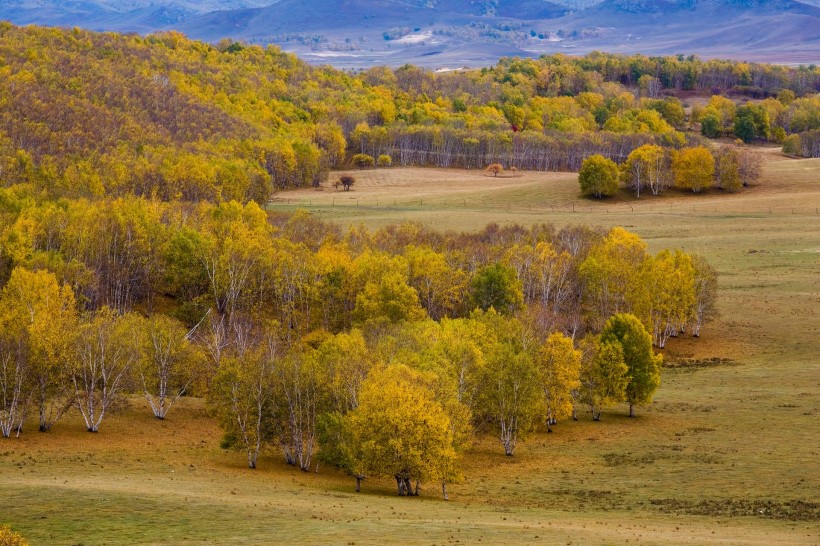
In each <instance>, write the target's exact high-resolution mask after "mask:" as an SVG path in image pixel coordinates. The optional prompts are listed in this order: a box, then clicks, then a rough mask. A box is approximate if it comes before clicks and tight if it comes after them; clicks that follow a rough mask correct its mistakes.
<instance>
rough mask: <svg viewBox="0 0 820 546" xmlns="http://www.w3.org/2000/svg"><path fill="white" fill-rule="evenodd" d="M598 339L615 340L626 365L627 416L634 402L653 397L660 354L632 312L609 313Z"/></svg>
mask: <svg viewBox="0 0 820 546" xmlns="http://www.w3.org/2000/svg"><path fill="white" fill-rule="evenodd" d="M601 343H618V344H620V346H621V349H622V350H623V355H624V363H626V366H627V372H626V377H627V384H626V389H625V391H624V400H625V401H626V402H627V403H628V404H629V416H630V417H635V406H643V405H646V404H648V403H650V402H651V401H652V395H653V394H654V393H655V391H656V390H657V388H658V386H659V385H660V383H661V370H660V366H661V362H662V361H663V357H662V355H660V354H658V355H656V354H655V353H653V352H652V337H651V336H650V335H649V333H648V332H647V331H646V328H644V326H643V324H641V321H639V320H638V318H637V317H635V315H630V314H627V313H621V314H617V315H614V316H612V317H610V319H609V320H608V321H607V322H606V324H605V325H604V329H603V330H602V331H601Z"/></svg>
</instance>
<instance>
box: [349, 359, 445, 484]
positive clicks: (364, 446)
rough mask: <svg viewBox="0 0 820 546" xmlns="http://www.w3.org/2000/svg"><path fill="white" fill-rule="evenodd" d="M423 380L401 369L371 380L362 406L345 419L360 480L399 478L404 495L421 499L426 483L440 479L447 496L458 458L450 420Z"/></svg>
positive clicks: (376, 373) (353, 464)
mask: <svg viewBox="0 0 820 546" xmlns="http://www.w3.org/2000/svg"><path fill="white" fill-rule="evenodd" d="M421 375H422V374H421V373H420V372H417V371H414V370H412V369H410V368H408V367H407V366H404V365H401V364H396V365H392V366H388V367H387V368H385V369H384V370H379V371H374V372H373V373H372V374H371V375H370V376H369V377H368V378H367V380H366V381H365V382H364V384H363V385H362V390H361V394H360V404H359V407H358V408H356V410H354V411H352V412H350V413H349V414H348V416H347V417H346V421H347V426H348V427H349V428H348V430H349V431H350V435H351V441H352V444H353V449H352V450H351V453H352V461H351V462H350V463H349V464H350V465H351V467H352V468H355V470H354V472H356V475H357V476H361V475H363V474H366V475H370V476H392V477H394V478H395V479H396V486H397V491H398V494H399V495H400V496H404V495H418V494H419V482H420V481H421V480H435V481H436V482H438V483H440V484H441V485H442V493H443V495H444V496H445V497H446V495H447V492H446V491H447V489H446V485H447V480H448V479H449V478H450V476H451V474H452V473H453V471H454V470H455V468H456V459H457V455H456V451H455V449H454V447H453V437H452V432H451V427H450V420H449V418H448V416H447V413H446V412H445V411H444V409H443V408H442V406H441V404H439V403H438V402H437V401H436V400H435V399H434V397H433V396H432V393H431V392H430V390H429V389H427V388H425V387H424V386H423V385H424V383H425V382H426V381H427V380H426V379H425V378H423V377H421ZM413 480H415V481H416V484H415V487H412V481H413ZM359 481H360V478H357V484H358V482H359Z"/></svg>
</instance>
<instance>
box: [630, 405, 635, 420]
mask: <svg viewBox="0 0 820 546" xmlns="http://www.w3.org/2000/svg"><path fill="white" fill-rule="evenodd" d="M629 416H630V417H635V406H633V405H632V404H629Z"/></svg>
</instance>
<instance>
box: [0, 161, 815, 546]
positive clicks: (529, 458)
mask: <svg viewBox="0 0 820 546" xmlns="http://www.w3.org/2000/svg"><path fill="white" fill-rule="evenodd" d="M761 153H765V154H766V168H765V174H764V177H763V180H762V181H761V183H760V184H759V185H756V186H755V187H751V188H747V189H744V190H743V191H741V192H740V193H738V194H733V195H725V194H722V193H720V192H717V191H710V192H707V193H705V194H703V195H685V194H680V193H677V192H669V194H667V195H664V196H661V197H654V196H651V195H647V196H645V197H641V199H640V200H634V199H626V198H623V197H621V198H618V199H614V200H610V201H603V202H594V201H590V200H586V199H582V198H580V197H579V196H578V187H577V180H576V175H574V174H571V173H517V174H516V175H515V176H505V177H499V178H494V177H491V176H487V175H485V174H484V173H482V172H480V171H462V170H441V169H424V168H406V169H405V168H391V169H377V170H369V171H356V172H353V173H352V174H353V175H354V176H355V177H356V178H357V181H356V183H355V184H354V186H353V188H352V189H351V191H350V192H342V191H336V190H335V189H334V188H333V187H332V184H331V185H329V187H326V188H322V189H320V190H314V189H303V190H295V191H288V192H282V193H280V194H278V195H277V198H276V200H275V201H274V202H273V203H272V205H271V208H272V209H273V210H295V209H297V208H305V209H307V210H310V211H311V212H314V213H316V214H317V215H319V216H320V217H322V218H324V219H328V220H332V221H336V222H339V223H341V224H344V225H349V224H359V223H364V224H365V225H367V226H371V227H377V226H381V225H385V224H388V223H393V222H399V221H408V220H409V221H417V222H421V223H423V224H425V225H429V226H432V227H435V228H437V229H454V230H473V229H479V228H481V227H482V226H484V225H485V224H486V223H487V222H491V221H492V222H498V223H502V224H503V223H511V222H519V223H522V224H530V223H534V222H551V223H554V224H556V225H558V226H560V225H564V224H570V223H586V224H591V225H601V226H607V227H608V226H614V225H622V226H624V227H626V228H628V229H630V230H632V231H634V232H636V233H638V234H639V235H640V236H641V237H642V238H644V239H645V240H647V241H648V242H649V244H650V248H651V249H652V250H653V251H657V250H660V249H662V248H668V247H680V248H683V249H684V250H686V251H687V252H697V253H700V254H703V255H705V256H706V257H707V258H708V259H709V261H710V262H711V263H712V264H713V265H715V267H716V268H717V269H718V271H719V273H720V287H721V292H720V303H719V307H720V311H721V317H720V319H719V320H718V321H717V322H716V323H713V324H711V325H709V326H708V327H706V328H705V330H704V332H703V336H702V337H701V338H700V339H691V338H680V339H675V340H672V341H670V343H669V345H668V348H667V350H666V351H665V353H666V355H665V356H666V361H667V367H666V368H664V370H663V377H662V384H661V387H660V389H659V390H658V392H657V394H656V396H655V401H654V403H653V404H652V405H651V406H650V407H649V408H646V409H639V410H638V417H637V418H636V419H629V418H628V417H626V408H624V407H618V408H613V409H611V410H609V411H606V412H605V413H604V415H603V418H602V422H599V423H594V422H592V421H591V420H590V417H589V415H588V414H586V413H583V412H582V413H581V414H580V420H579V421H578V422H562V423H559V424H558V426H556V427H554V430H555V432H554V433H552V434H545V433H540V432H539V433H536V434H534V435H532V436H531V437H530V438H528V439H527V440H526V441H525V442H524V443H523V444H520V446H519V448H518V449H517V450H516V455H515V456H514V457H512V458H509V457H505V456H504V454H503V449H502V448H501V445H500V442H498V440H497V439H495V438H494V437H493V436H491V435H483V436H480V437H479V438H478V440H477V442H476V444H475V446H474V447H473V448H472V450H471V451H470V453H469V456H468V457H467V461H466V463H465V465H464V476H465V480H464V482H463V483H462V484H457V485H452V486H450V488H449V489H450V498H451V500H450V501H449V502H445V501H443V500H441V498H440V492H439V491H438V489H437V488H436V487H435V486H434V485H433V484H427V488H424V487H423V488H422V496H420V497H415V498H404V497H403V498H399V497H397V496H395V489H394V488H395V484H394V482H392V481H389V480H384V481H380V480H366V481H365V482H364V483H363V491H362V493H360V494H356V493H354V492H353V488H354V484H355V482H354V480H353V479H352V478H349V477H347V476H345V475H343V474H341V473H338V472H336V471H335V470H333V469H330V468H319V472H318V474H317V473H312V472H311V473H303V472H300V471H299V470H297V469H294V468H293V467H289V466H287V465H285V464H284V462H283V460H282V457H281V456H280V454H279V453H278V452H272V453H269V454H267V455H266V456H264V457H262V458H261V459H260V461H259V468H258V469H257V470H253V471H251V470H248V469H247V468H245V459H244V456H243V455H242V454H241V453H236V452H226V451H223V450H221V449H220V448H219V445H218V444H219V439H220V432H219V430H218V427H217V426H216V424H215V423H214V422H213V420H212V419H210V418H209V417H208V414H207V411H206V409H205V407H204V403H203V402H202V400H197V399H190V400H183V401H182V402H181V403H180V405H179V407H176V408H174V409H173V410H172V411H171V413H170V414H169V418H168V419H167V420H166V421H157V420H155V419H153V418H152V417H151V413H150V411H149V409H148V408H147V404H145V402H144V401H142V400H141V399H140V398H137V397H134V398H132V399H130V400H129V404H127V406H126V407H124V408H123V409H122V410H121V411H120V412H119V413H117V414H115V415H111V416H109V417H107V418H106V420H105V421H104V422H103V424H102V427H101V429H100V432H99V433H98V434H89V433H86V432H85V431H84V427H83V426H82V423H81V420H80V419H79V417H78V416H77V415H73V414H72V415H70V416H68V417H67V418H64V420H63V421H61V422H59V423H58V424H57V425H56V426H55V429H54V430H53V431H52V432H50V433H47V434H40V433H38V432H36V431H34V430H32V429H29V430H27V431H26V432H25V433H24V434H23V435H22V436H21V437H20V438H18V439H7V440H2V441H0V475H2V482H0V483H2V486H1V487H2V496H0V523H2V522H8V523H10V524H11V525H12V527H13V528H14V529H15V530H18V531H20V532H22V533H23V534H24V535H25V536H26V537H27V538H28V539H29V540H30V541H31V542H32V544H86V545H88V544H136V543H139V544H143V543H146V544H153V543H157V544H204V543H213V544H270V543H293V542H303V543H333V544H366V543H374V544H383V543H395V542H399V541H401V542H405V543H426V544H433V543H435V544H444V543H447V544H455V543H461V544H465V543H469V544H473V543H478V542H482V543H491V544H497V543H506V544H527V543H549V544H627V543H629V544H706V543H721V544H761V545H763V544H818V543H820V464H818V460H820V424H818V417H819V416H818V413H820V342H818V334H820V210H818V208H820V160H816V159H815V160H795V159H788V158H785V157H783V156H781V155H780V154H779V153H777V152H775V151H774V150H771V149H763V150H761ZM338 174H340V173H334V177H335V176H337V175H338ZM331 182H332V180H331ZM423 485H424V484H423Z"/></svg>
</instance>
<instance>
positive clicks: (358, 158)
mask: <svg viewBox="0 0 820 546" xmlns="http://www.w3.org/2000/svg"><path fill="white" fill-rule="evenodd" d="M350 162H351V163H352V164H353V166H354V167H358V168H359V169H367V168H369V167H372V166H373V165H375V164H376V160H375V159H373V156H372V155H367V154H356V155H354V156H353V157H352V158H351V159H350Z"/></svg>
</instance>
